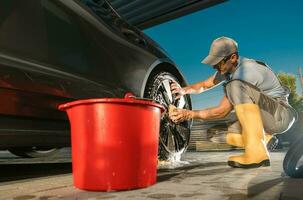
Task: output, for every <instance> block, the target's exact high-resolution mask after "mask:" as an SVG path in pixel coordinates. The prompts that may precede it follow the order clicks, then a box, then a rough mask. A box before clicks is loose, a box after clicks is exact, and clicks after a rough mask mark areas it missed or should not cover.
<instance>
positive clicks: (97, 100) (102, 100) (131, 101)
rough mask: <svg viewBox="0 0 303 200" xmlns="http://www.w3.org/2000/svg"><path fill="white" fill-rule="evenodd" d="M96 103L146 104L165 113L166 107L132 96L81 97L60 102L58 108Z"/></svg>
mask: <svg viewBox="0 0 303 200" xmlns="http://www.w3.org/2000/svg"><path fill="white" fill-rule="evenodd" d="M95 103H114V104H119V103H120V104H137V105H145V106H152V107H157V108H160V110H161V113H163V112H164V111H165V110H166V109H165V107H164V106H162V105H161V104H159V103H155V102H151V101H146V100H137V99H132V98H124V99H121V98H92V99H80V100H75V101H71V102H67V103H63V104H60V105H59V106H58V109H59V110H61V111H66V110H67V109H69V108H71V107H75V106H78V105H82V104H95Z"/></svg>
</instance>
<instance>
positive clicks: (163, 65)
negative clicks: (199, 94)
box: [140, 59, 192, 107]
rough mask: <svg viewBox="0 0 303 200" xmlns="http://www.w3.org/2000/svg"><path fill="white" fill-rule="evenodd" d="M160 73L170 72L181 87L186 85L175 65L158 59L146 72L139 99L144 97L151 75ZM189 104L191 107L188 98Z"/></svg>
mask: <svg viewBox="0 0 303 200" xmlns="http://www.w3.org/2000/svg"><path fill="white" fill-rule="evenodd" d="M161 71H166V72H170V73H172V74H173V75H174V76H176V78H178V79H179V80H180V81H181V85H182V87H184V86H186V85H188V83H187V81H186V80H185V78H184V76H183V75H182V74H181V72H180V71H179V69H178V68H177V67H176V65H175V64H174V63H173V62H172V61H170V60H169V59H160V60H157V61H155V62H154V63H153V64H152V65H151V67H150V68H149V70H148V72H147V73H146V75H145V77H144V80H143V84H142V88H141V93H140V96H141V97H144V92H145V88H146V85H147V83H148V81H149V80H150V79H151V78H152V77H153V75H155V74H157V73H159V72H161ZM189 104H190V107H191V106H192V105H191V101H190V98H189Z"/></svg>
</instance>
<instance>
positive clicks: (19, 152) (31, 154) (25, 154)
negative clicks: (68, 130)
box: [8, 147, 60, 158]
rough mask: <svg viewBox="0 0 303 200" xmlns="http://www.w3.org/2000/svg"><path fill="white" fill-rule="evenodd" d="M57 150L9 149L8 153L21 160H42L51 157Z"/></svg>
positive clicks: (40, 148)
mask: <svg viewBox="0 0 303 200" xmlns="http://www.w3.org/2000/svg"><path fill="white" fill-rule="evenodd" d="M59 149H60V148H49V147H18V148H12V149H9V150H8V151H9V152H11V153H12V154H14V155H16V156H19V157H22V158H42V157H48V156H53V155H54V154H56V153H57V152H58V151H59Z"/></svg>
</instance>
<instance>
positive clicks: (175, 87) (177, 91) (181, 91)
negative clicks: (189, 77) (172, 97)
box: [170, 81, 186, 99]
mask: <svg viewBox="0 0 303 200" xmlns="http://www.w3.org/2000/svg"><path fill="white" fill-rule="evenodd" d="M170 89H171V92H172V94H176V99H179V98H180V97H182V96H183V95H185V94H186V92H185V89H183V88H182V87H180V85H179V84H178V83H177V82H176V81H173V82H172V83H171V84H170Z"/></svg>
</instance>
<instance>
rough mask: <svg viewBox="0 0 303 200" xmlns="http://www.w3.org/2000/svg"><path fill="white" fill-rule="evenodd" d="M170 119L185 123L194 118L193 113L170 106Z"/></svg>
mask: <svg viewBox="0 0 303 200" xmlns="http://www.w3.org/2000/svg"><path fill="white" fill-rule="evenodd" d="M169 118H170V119H171V120H172V121H173V122H175V123H178V122H183V121H185V120H189V119H191V118H193V111H191V110H186V109H178V108H176V107H175V106H173V105H170V106H169Z"/></svg>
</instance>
